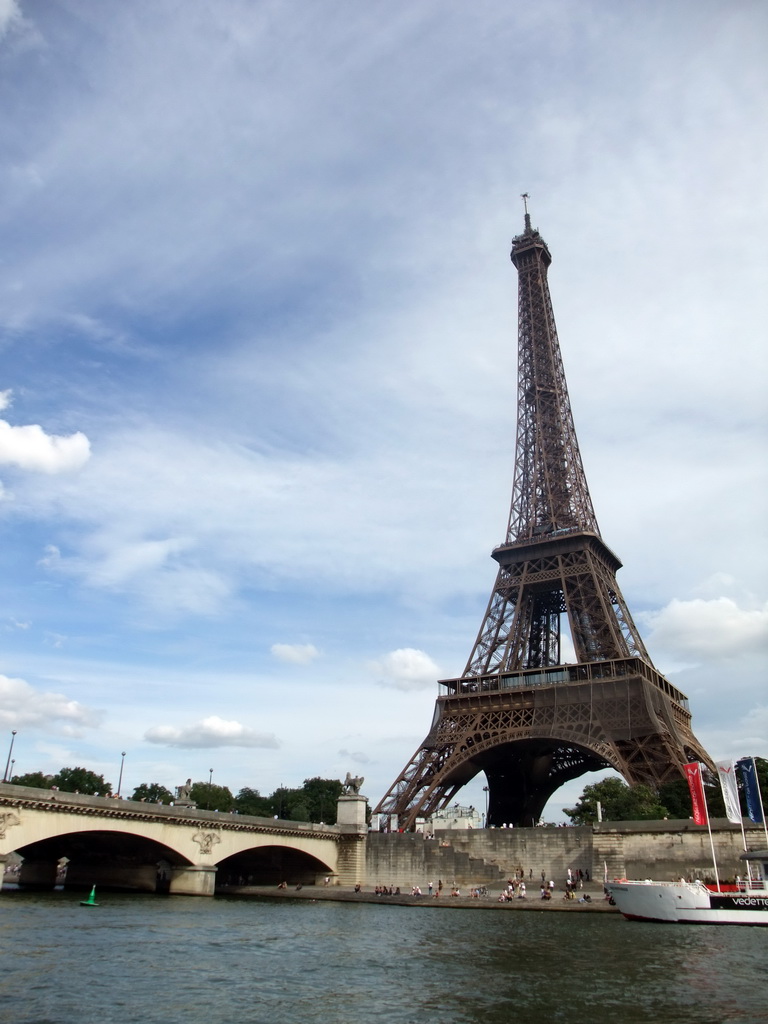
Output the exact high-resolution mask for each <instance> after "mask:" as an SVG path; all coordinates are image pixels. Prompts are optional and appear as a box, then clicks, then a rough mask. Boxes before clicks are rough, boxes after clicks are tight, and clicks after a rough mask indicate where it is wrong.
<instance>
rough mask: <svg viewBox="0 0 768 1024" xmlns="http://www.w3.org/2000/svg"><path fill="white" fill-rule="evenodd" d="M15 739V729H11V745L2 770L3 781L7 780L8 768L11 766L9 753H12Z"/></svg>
mask: <svg viewBox="0 0 768 1024" xmlns="http://www.w3.org/2000/svg"><path fill="white" fill-rule="evenodd" d="M15 739H16V730H15V729H12V730H11V746H10V747H9V749H8V760H7V761H6V762H5V771H4V772H3V782H7V781H8V769H9V768H10V767H11V754H12V753H13V742H14V740H15Z"/></svg>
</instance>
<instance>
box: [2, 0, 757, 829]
mask: <svg viewBox="0 0 768 1024" xmlns="http://www.w3.org/2000/svg"><path fill="white" fill-rule="evenodd" d="M767 41H768V12H766V9H765V6H764V5H763V4H761V3H758V2H733V3H724V2H708V0H703V2H702V0H696V2H692V0H691V2H681V3H678V4H675V5H669V4H666V3H662V2H653V0H651V2H647V3H644V4H642V5H633V6H631V7H630V6H627V5H616V4H613V3H610V2H608V0H604V2H579V3H576V2H571V0H550V2H547V0H544V2H541V3H538V4H537V5H535V6H534V5H523V4H509V3H506V2H501V0H479V2H478V0H476V2H474V3H473V4H472V5H471V6H470V5H468V4H453V5H446V4H443V3H438V2H437V0H423V2H420V3H418V4H405V3H386V4H385V3H383V2H377V0H371V2H367V3H365V4H361V3H359V2H353V0H328V2H326V3H323V4H314V3H300V2H299V3H290V4H289V3H285V2H255V0H249V2H246V0H242V2H241V0H217V2H216V3H213V2H201V0H188V2H185V3H184V4H178V3H173V2H170V0H133V2H132V3H130V4H124V3H119V2H117V0H104V2H102V3H92V2H84V0H58V2H57V0H39V2H35V0H0V94H1V95H2V109H3V115H4V116H3V118H2V121H0V176H2V188H0V239H2V245H1V246H0V294H1V295H2V303H1V304H0V355H1V356H2V361H1V362H0V366H1V367H2V373H1V374H0V391H1V392H2V397H1V398H0V406H1V408H0V419H1V420H2V422H0V481H1V482H2V492H1V496H2V500H1V501H0V530H2V544H1V545H0V628H2V638H3V643H2V647H0V652H1V656H0V657H1V660H0V728H3V729H5V730H6V735H7V736H8V738H10V731H11V729H17V730H18V735H17V738H16V744H15V748H14V757H15V759H16V761H17V765H16V770H17V771H33V770H38V769H41V770H44V771H56V770H57V769H58V768H60V767H61V766H62V765H65V764H68V765H74V764H82V765H85V766H87V767H90V768H92V769H94V770H96V771H98V772H103V773H104V774H105V775H106V776H107V778H108V779H110V780H112V782H113V783H115V782H116V778H117V773H118V770H119V765H120V753H121V751H123V750H125V751H126V752H127V754H126V768H125V781H124V787H123V788H124V791H126V790H128V791H130V790H131V789H132V788H133V786H135V785H137V784H138V783H140V782H148V781H158V782H161V783H163V784H164V785H167V786H169V787H172V786H174V785H177V784H179V783H180V782H182V781H183V780H184V779H186V778H187V777H189V776H191V777H192V778H195V779H203V778H207V776H208V771H209V769H210V768H211V767H213V769H214V779H215V780H216V781H218V782H220V783H221V784H226V785H229V786H230V788H232V789H233V790H234V791H236V790H237V789H239V788H240V787H241V786H246V785H247V786H254V787H256V788H258V789H260V790H261V791H262V792H270V791H272V790H273V789H274V788H275V787H277V786H278V785H280V784H281V783H284V784H285V785H300V784H301V782H302V780H303V779H304V778H307V777H309V776H314V775H322V776H330V777H342V778H343V777H344V775H345V773H346V771H348V770H353V772H354V773H356V774H362V775H364V776H365V777H366V783H365V786H364V791H365V792H366V793H367V794H368V795H369V797H370V798H371V800H372V801H373V802H375V801H377V800H378V799H379V798H380V796H381V795H382V794H383V792H384V791H385V790H386V788H387V787H388V786H389V784H390V783H391V782H392V781H393V780H394V778H395V776H396V775H397V774H398V772H399V771H400V770H401V769H402V768H403V767H404V765H405V763H406V761H407V760H408V758H409V757H410V755H411V754H412V753H413V751H414V749H415V748H416V747H417V746H418V745H419V743H420V742H421V740H422V739H423V737H424V735H425V733H426V731H427V729H428V727H429V723H430V721H431V714H432V708H433V704H434V699H435V697H436V694H437V687H436V685H435V684H436V679H437V678H439V677H444V676H451V675H455V674H458V673H459V672H460V671H461V670H462V668H463V666H464V663H465V660H466V658H467V656H468V654H469V651H470V649H471V647H472V644H473V641H474V638H475V634H476V632H477V629H478V627H479V625H480V622H481V619H482V616H483V612H484V609H485V604H486V601H487V598H488V595H489V593H490V590H491V587H492V585H493V580H494V575H495V573H494V568H495V563H494V562H493V561H492V560H491V558H490V552H491V550H492V548H493V547H494V546H495V545H496V544H497V543H498V542H499V541H500V540H501V539H502V537H503V534H504V530H505V527H506V519H507V512H508V506H509V494H510V489H511V483H512V462H513V455H514V428H515V389H516V279H515V273H514V268H513V267H512V266H511V264H510V262H509V244H510V240H511V238H512V236H513V235H514V234H516V233H518V231H519V230H520V228H521V225H522V207H521V203H520V199H519V195H520V193H521V192H525V191H527V192H529V193H530V195H531V212H532V217H533V222H534V224H535V225H537V226H538V227H539V228H540V230H541V232H542V234H543V236H544V238H545V239H546V240H547V242H548V244H549V246H550V248H551V250H552V253H553V257H554V262H553V265H552V268H551V271H550V286H551V290H552V295H553V301H554V306H555V315H556V318H557V322H558V330H559V334H560V340H561V345H562V349H563V359H564V362H565V368H566V374H567V376H568V381H569V387H570V391H571V399H572V403H573V407H574V416H575V420H576V427H577V431H578V435H579V440H580V445H581V450H582V456H583V459H584V463H585V468H586V472H587V476H588V479H589V483H590V487H591V490H592V495H593V499H594V502H595V507H596V511H597V516H598V520H599V522H600V526H601V530H602V533H603V537H604V539H605V540H606V542H607V543H608V545H609V546H610V547H611V548H612V549H614V550H615V551H616V552H617V553H618V555H619V557H620V558H621V559H622V560H623V562H624V564H625V568H624V569H623V570H621V572H620V574H619V582H620V585H621V587H622V591H623V593H624V595H625V597H626V599H627V601H628V603H629V605H630V607H631V609H632V612H633V614H634V616H635V618H636V619H637V621H638V623H639V624H640V627H641V631H642V632H643V636H644V639H645V641H646V644H647V646H648V648H649V651H650V653H651V656H652V657H653V659H654V662H655V664H656V665H657V667H658V668H660V669H661V670H662V671H664V672H666V673H667V674H668V675H669V677H670V678H671V679H672V680H673V681H674V682H675V683H676V685H678V686H680V687H681V688H682V689H683V690H684V691H685V692H686V693H687V694H688V695H689V697H690V698H691V705H692V710H693V713H694V728H695V731H696V732H697V734H698V736H699V738H700V739H701V740H702V742H703V743H704V744H705V746H706V747H707V748H708V749H709V751H710V752H711V753H712V755H713V756H715V757H720V758H722V757H729V756H737V755H738V756H740V755H743V754H758V755H761V756H767V755H768V702H767V699H766V672H765V668H766V646H767V641H768V595H767V594H766V578H767V576H766V565H765V551H766V545H765V526H764V524H765V520H766V501H765V495H766V481H765V462H766V459H765V426H766V424H765V404H766V403H765V384H766V357H765V348H766V346H765V340H764V339H765V323H766V262H767V260H766V254H765V242H764V240H765V237H766V234H767V233H768V224H766V221H767V220H768V211H767V209H766V191H765V185H764V183H765V175H766V156H767V155H768V153H767V151H768V143H766V139H768V132H767V131H766V127H768V126H767V125H766V115H765V110H766V101H767V100H768V82H767V79H768V70H767V69H766V64H765V59H764V55H765V46H766V42H767ZM0 736H1V734H0ZM3 756H5V755H3ZM585 781H590V780H589V779H585V780H580V781H577V782H576V783H574V784H572V786H570V787H568V788H567V789H565V790H561V791H560V793H558V794H556V795H555V797H554V798H553V800H552V801H551V803H550V806H549V808H548V812H547V817H549V818H550V819H552V820H557V819H558V818H559V816H560V815H559V808H561V807H562V806H564V805H565V804H568V803H573V801H574V800H575V798H576V796H577V795H578V793H579V792H580V791H581V788H582V787H583V783H584V782H585ZM479 785H480V782H478V783H477V784H476V785H475V787H474V788H470V789H469V791H468V792H467V793H465V799H467V800H468V801H469V800H474V802H477V801H478V799H479V798H478V786H479Z"/></svg>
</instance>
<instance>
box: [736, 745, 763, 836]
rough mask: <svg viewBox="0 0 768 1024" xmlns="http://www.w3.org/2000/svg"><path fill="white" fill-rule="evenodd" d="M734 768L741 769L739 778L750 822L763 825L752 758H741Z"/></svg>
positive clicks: (755, 769)
mask: <svg viewBox="0 0 768 1024" xmlns="http://www.w3.org/2000/svg"><path fill="white" fill-rule="evenodd" d="M736 767H737V768H740V769H741V778H742V781H743V783H744V795H745V797H746V798H747V814H748V815H749V817H750V820H751V821H754V822H756V823H757V824H758V825H762V823H763V813H762V808H761V800H760V790H759V789H758V786H757V766H756V765H755V759H754V757H742V759H741V760H740V761H737V762H736Z"/></svg>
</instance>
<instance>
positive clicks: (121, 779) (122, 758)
mask: <svg viewBox="0 0 768 1024" xmlns="http://www.w3.org/2000/svg"><path fill="white" fill-rule="evenodd" d="M124 764H125V751H123V752H122V753H121V754H120V778H119V779H118V780H117V795H118V796H120V789H121V788H122V785H123V765H124Z"/></svg>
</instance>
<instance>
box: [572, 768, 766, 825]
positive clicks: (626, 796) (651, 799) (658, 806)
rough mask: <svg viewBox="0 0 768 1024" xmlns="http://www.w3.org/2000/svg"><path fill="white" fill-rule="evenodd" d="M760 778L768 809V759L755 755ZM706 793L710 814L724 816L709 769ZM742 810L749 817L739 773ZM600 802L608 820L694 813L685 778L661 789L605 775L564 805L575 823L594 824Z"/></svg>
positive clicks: (672, 816) (714, 777) (715, 779)
mask: <svg viewBox="0 0 768 1024" xmlns="http://www.w3.org/2000/svg"><path fill="white" fill-rule="evenodd" d="M755 765H756V767H757V780H758V785H759V786H760V794H761V796H762V799H763V806H764V807H765V808H766V810H767V811H768V761H767V760H766V759H765V758H762V757H756V758H755ZM703 778H704V793H705V796H706V799H707V808H708V810H709V816H710V818H724V817H725V805H724V803H723V794H722V790H721V789H720V781H719V779H718V778H717V777H716V776H713V775H712V774H711V773H710V772H707V771H705V772H704V774H703ZM737 780H738V786H739V796H740V799H741V808H742V814H743V815H744V817H746V801H745V799H744V796H743V794H742V783H741V773H740V772H739V773H737ZM598 801H599V802H600V807H601V813H602V817H603V820H604V821H654V820H659V819H661V818H690V817H691V814H692V809H691V797H690V793H689V790H688V783H687V782H686V780H685V779H684V778H682V777H681V778H679V779H674V780H673V781H672V782H667V783H665V784H664V785H663V786H660V787H659V789H658V791H656V790H654V789H652V788H651V787H650V786H644V785H642V784H639V785H637V786H628V785H627V784H626V782H624V781H623V780H622V779H618V778H609V779H603V780H602V782H595V783H593V784H592V785H590V786H585V787H584V792H583V793H582V794H581V796H580V797H579V799H578V802H577V803H576V806H575V807H564V808H563V813H564V814H566V815H567V816H568V817H569V818H570V819H571V823H572V824H574V825H591V824H593V823H594V822H595V821H597V804H598Z"/></svg>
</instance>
